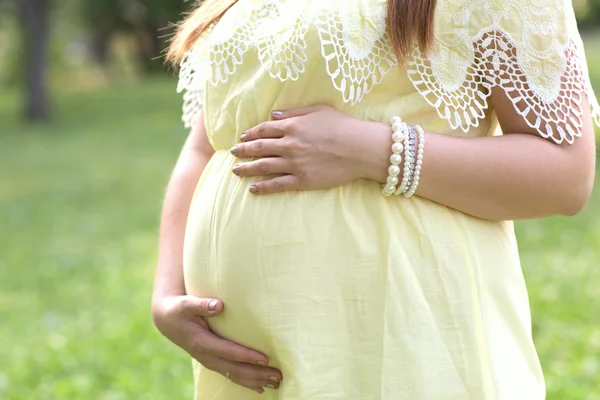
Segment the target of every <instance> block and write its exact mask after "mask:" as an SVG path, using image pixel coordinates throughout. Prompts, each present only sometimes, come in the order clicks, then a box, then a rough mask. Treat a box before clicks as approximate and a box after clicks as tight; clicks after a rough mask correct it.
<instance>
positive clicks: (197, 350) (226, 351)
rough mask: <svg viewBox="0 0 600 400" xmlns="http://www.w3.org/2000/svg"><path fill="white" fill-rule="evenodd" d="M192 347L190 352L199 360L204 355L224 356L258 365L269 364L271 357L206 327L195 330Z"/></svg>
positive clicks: (230, 359) (229, 359)
mask: <svg viewBox="0 0 600 400" xmlns="http://www.w3.org/2000/svg"><path fill="white" fill-rule="evenodd" d="M190 347H191V349H189V352H190V354H191V355H192V357H194V358H196V359H197V360H199V358H202V357H203V356H206V355H209V356H213V357H218V358H223V359H225V360H228V361H236V362H242V363H247V364H254V365H258V366H266V365H269V358H268V357H267V356H266V355H264V354H262V353H261V352H259V351H256V350H254V349H250V348H248V347H245V346H242V345H240V344H237V343H234V342H232V341H230V340H227V339H222V338H220V337H218V336H217V335H215V334H214V333H213V332H211V331H210V330H206V329H204V330H199V331H197V332H194V337H193V338H192V343H191V345H190ZM199 361H200V360H199Z"/></svg>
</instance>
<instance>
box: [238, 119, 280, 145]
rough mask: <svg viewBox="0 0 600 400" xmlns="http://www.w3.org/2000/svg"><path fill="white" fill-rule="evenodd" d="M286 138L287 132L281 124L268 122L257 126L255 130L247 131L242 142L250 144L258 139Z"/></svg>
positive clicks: (241, 138) (243, 134)
mask: <svg viewBox="0 0 600 400" xmlns="http://www.w3.org/2000/svg"><path fill="white" fill-rule="evenodd" d="M284 136H285V131H284V130H283V129H282V126H281V124H280V123H279V122H276V121H266V122H262V123H260V124H258V125H256V126H255V127H253V128H250V129H247V130H246V131H245V132H244V133H242V136H240V140H241V141H242V142H250V141H253V140H256V139H277V138H282V137H284Z"/></svg>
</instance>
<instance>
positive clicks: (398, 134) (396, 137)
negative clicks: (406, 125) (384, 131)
mask: <svg viewBox="0 0 600 400" xmlns="http://www.w3.org/2000/svg"><path fill="white" fill-rule="evenodd" d="M392 140H393V141H394V142H401V141H402V140H404V133H402V132H401V131H397V132H394V133H393V134H392Z"/></svg>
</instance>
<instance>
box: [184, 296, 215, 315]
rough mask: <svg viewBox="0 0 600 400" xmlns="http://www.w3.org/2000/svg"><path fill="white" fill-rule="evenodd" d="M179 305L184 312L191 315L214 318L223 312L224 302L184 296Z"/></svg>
mask: <svg viewBox="0 0 600 400" xmlns="http://www.w3.org/2000/svg"><path fill="white" fill-rule="evenodd" d="M179 305H180V306H181V308H182V311H183V312H184V313H186V314H189V315H194V316H199V317H214V316H216V315H219V314H220V313H221V311H223V307H224V305H223V302H222V301H221V300H218V299H210V298H200V297H195V296H184V297H183V298H182V299H181V300H180V301H179Z"/></svg>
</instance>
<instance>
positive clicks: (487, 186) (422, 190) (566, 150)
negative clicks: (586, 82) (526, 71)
mask: <svg viewBox="0 0 600 400" xmlns="http://www.w3.org/2000/svg"><path fill="white" fill-rule="evenodd" d="M584 99H585V96H584ZM491 102H492V105H493V107H494V109H495V111H496V113H497V116H498V119H499V122H500V125H501V127H502V130H503V132H504V133H505V134H504V136H497V137H483V138H461V137H456V136H445V135H437V134H432V133H429V134H426V137H425V143H426V147H425V157H424V160H423V169H422V172H421V181H420V185H419V190H418V191H417V195H419V196H421V197H424V198H427V199H429V200H432V201H435V202H438V203H440V204H443V205H446V206H448V207H451V208H454V209H457V210H459V211H462V212H464V213H467V214H470V215H473V216H475V217H479V218H484V219H491V220H512V219H525V218H538V217H545V216H550V215H573V214H576V213H578V212H579V211H580V210H581V209H582V208H583V207H584V205H585V203H586V202H587V200H588V198H589V196H590V194H591V191H592V186H593V183H594V171H595V158H596V157H595V143H594V131H593V126H592V120H591V116H590V113H589V106H588V104H587V101H585V102H584V104H582V109H583V110H585V111H584V112H583V121H584V125H583V128H582V137H580V138H577V139H576V140H575V143H574V144H573V145H569V144H567V143H563V144H561V145H557V144H556V143H554V142H551V141H549V140H545V139H543V138H541V137H539V136H537V134H536V132H535V131H534V130H533V129H531V128H530V127H529V126H528V125H527V124H526V122H525V121H524V119H523V117H521V116H520V115H518V114H517V113H516V111H515V109H514V106H513V105H512V103H511V102H510V100H509V99H508V98H507V97H506V96H505V95H504V93H503V92H502V91H501V90H499V89H498V90H496V91H494V92H492V96H491ZM377 129H380V130H381V133H380V134H378V136H380V137H381V138H382V143H381V144H375V143H372V146H371V150H370V152H371V153H372V154H373V155H374V154H375V152H376V151H377V150H376V146H383V148H389V146H385V145H384V144H383V139H384V138H385V136H386V134H385V132H388V135H389V127H386V126H383V127H378V128H377ZM389 143H391V142H389ZM388 152H389V150H388ZM375 157H376V158H377V159H379V160H380V162H379V165H373V169H372V171H371V172H370V174H368V175H369V177H370V178H372V179H375V180H377V181H380V182H385V178H386V175H387V172H386V170H387V165H388V164H389V161H388V160H387V158H388V157H389V154H387V156H386V153H382V154H379V155H377V156H375Z"/></svg>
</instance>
